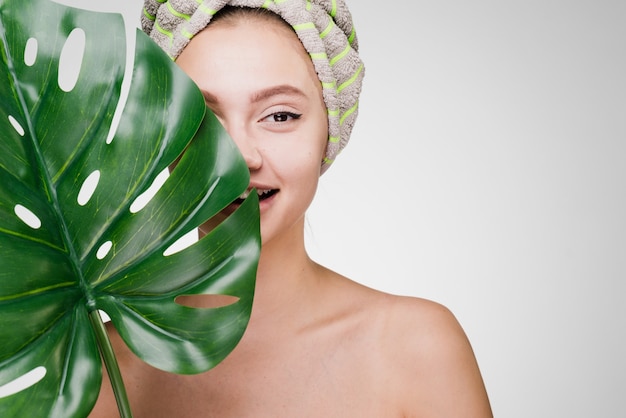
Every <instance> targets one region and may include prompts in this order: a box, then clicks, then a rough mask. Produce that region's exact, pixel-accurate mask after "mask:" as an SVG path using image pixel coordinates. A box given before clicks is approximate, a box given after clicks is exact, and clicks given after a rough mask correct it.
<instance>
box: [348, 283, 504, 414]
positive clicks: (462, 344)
mask: <svg viewBox="0 0 626 418" xmlns="http://www.w3.org/2000/svg"><path fill="white" fill-rule="evenodd" d="M347 286H349V287H352V288H353V290H354V293H353V294H354V295H355V296H356V299H355V300H353V303H354V306H359V308H358V313H356V314H355V315H357V316H359V317H361V318H362V322H361V323H362V325H365V324H367V325H366V326H363V330H364V331H363V332H367V333H370V337H371V338H372V339H377V340H378V341H379V344H376V346H377V347H378V349H377V350H376V353H373V356H372V357H373V360H372V361H374V362H376V363H377V369H378V370H379V373H380V378H381V379H382V380H383V381H385V382H386V383H385V385H386V386H385V389H386V390H388V391H389V393H394V394H395V395H394V396H396V397H397V399H396V402H397V403H398V404H401V405H404V410H405V411H406V414H405V416H413V415H414V414H415V411H419V413H420V414H423V416H449V417H454V416H465V417H491V416H492V414H491V410H490V406H489V401H488V398H487V395H486V391H485V387H484V384H483V381H482V377H481V374H480V371H479V369H478V365H477V362H476V359H475V356H474V353H473V350H472V347H471V345H470V343H469V340H468V338H467V337H466V334H465V332H464V330H463V328H462V326H461V325H460V323H459V321H458V320H457V318H456V316H455V315H454V314H453V313H452V311H451V310H450V309H449V308H448V307H446V306H444V305H443V304H441V303H438V302H436V301H432V300H429V299H424V298H419V297H413V296H400V295H393V294H389V293H385V292H381V291H378V290H375V289H371V288H368V287H365V286H361V285H358V284H354V285H353V284H349V285H347ZM355 312H356V310H355ZM424 408H427V410H425V409H424Z"/></svg>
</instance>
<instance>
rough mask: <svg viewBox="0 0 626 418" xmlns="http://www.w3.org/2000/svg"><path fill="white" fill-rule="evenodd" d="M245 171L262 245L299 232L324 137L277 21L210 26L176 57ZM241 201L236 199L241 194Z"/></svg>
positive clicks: (322, 113) (314, 101)
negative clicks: (238, 153)
mask: <svg viewBox="0 0 626 418" xmlns="http://www.w3.org/2000/svg"><path fill="white" fill-rule="evenodd" d="M177 63H178V65H179V66H180V67H181V68H182V69H183V70H184V71H185V72H186V73H187V74H188V75H189V76H190V77H191V78H192V79H193V80H194V81H195V82H196V84H197V85H198V86H199V87H200V90H201V91H202V93H203V95H204V97H205V100H206V103H207V105H208V106H209V108H210V109H211V110H212V111H213V112H214V113H215V115H216V116H217V118H218V119H219V120H220V122H221V123H222V124H223V125H224V127H225V128H226V130H227V131H228V133H229V134H230V136H231V137H232V138H233V140H234V141H235V143H236V144H237V147H238V148H239V150H240V151H241V153H242V155H243V157H244V159H245V161H246V163H247V165H248V168H249V170H250V188H256V189H257V193H259V197H260V209H261V237H262V241H263V244H264V245H265V244H267V243H268V242H269V241H271V240H274V239H276V237H281V236H283V235H284V234H288V233H289V231H294V232H295V231H298V230H302V228H303V227H304V224H303V222H304V213H305V211H306V209H307V208H308V206H309V205H310V203H311V201H312V200H313V196H314V195H315V191H316V189H317V183H318V179H319V176H320V168H321V161H322V158H323V156H324V151H325V147H326V141H327V138H328V120H327V113H326V107H325V105H324V101H323V98H322V88H321V85H320V82H319V80H318V78H317V75H316V73H315V70H314V68H313V64H312V62H311V59H310V57H309V55H308V54H307V53H306V51H305V49H304V47H303V46H302V44H301V43H300V41H299V40H298V38H297V36H296V34H295V33H294V32H293V30H291V28H290V27H288V26H285V24H284V23H283V22H281V21H276V20H274V19H268V18H261V17H258V16H257V17H246V18H241V17H239V18H238V20H236V21H234V22H231V21H216V22H214V23H211V24H209V25H208V26H207V28H206V29H204V30H203V31H202V32H200V33H199V34H198V35H196V36H195V37H194V38H193V39H192V40H191V42H190V43H189V45H188V46H187V47H186V48H185V50H184V51H183V52H182V53H181V55H180V56H179V57H178V59H177ZM242 197H244V196H242Z"/></svg>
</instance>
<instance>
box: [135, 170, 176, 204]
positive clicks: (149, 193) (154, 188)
mask: <svg viewBox="0 0 626 418" xmlns="http://www.w3.org/2000/svg"><path fill="white" fill-rule="evenodd" d="M168 177H169V170H168V169H167V168H166V169H165V170H163V171H161V172H160V173H159V175H158V176H156V178H155V179H154V181H153V182H152V184H151V185H150V187H148V189H147V190H146V191H145V192H143V193H142V194H140V195H139V196H137V199H135V201H134V202H133V203H132V204H131V205H130V212H131V213H137V212H139V211H140V210H142V209H143V208H145V207H146V205H147V204H148V203H150V201H151V200H152V198H153V197H154V195H156V194H157V192H158V191H159V190H160V189H161V187H162V186H163V183H165V180H167V178H168Z"/></svg>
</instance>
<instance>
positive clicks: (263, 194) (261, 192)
mask: <svg viewBox="0 0 626 418" xmlns="http://www.w3.org/2000/svg"><path fill="white" fill-rule="evenodd" d="M252 190H253V189H250V190H246V191H245V192H243V193H242V194H241V195H240V196H239V197H238V198H237V200H235V204H237V205H240V204H241V203H243V201H244V200H245V199H246V198H247V197H248V196H249V195H250V193H252ZM276 193H278V189H256V194H257V195H258V196H259V202H262V201H263V200H265V199H268V198H270V197H272V196H274V195H275V194H276Z"/></svg>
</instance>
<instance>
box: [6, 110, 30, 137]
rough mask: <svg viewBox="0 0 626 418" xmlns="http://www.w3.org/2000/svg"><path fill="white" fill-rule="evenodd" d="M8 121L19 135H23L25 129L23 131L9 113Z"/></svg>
mask: <svg viewBox="0 0 626 418" xmlns="http://www.w3.org/2000/svg"><path fill="white" fill-rule="evenodd" d="M9 123H10V124H11V126H13V129H15V132H17V133H18V134H19V135H20V136H24V134H25V133H26V131H24V128H23V127H22V125H21V124H20V123H19V122H18V121H17V120H16V119H15V118H14V117H13V116H11V115H9Z"/></svg>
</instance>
